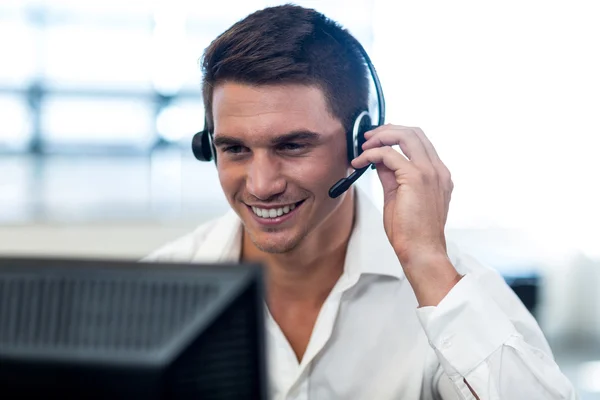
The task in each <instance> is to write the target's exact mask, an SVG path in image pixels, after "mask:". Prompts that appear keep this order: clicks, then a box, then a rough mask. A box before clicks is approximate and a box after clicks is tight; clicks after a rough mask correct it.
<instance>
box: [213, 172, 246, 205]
mask: <svg viewBox="0 0 600 400" xmlns="http://www.w3.org/2000/svg"><path fill="white" fill-rule="evenodd" d="M217 171H218V175H219V182H220V183H221V188H222V189H223V192H224V193H225V196H226V197H227V198H228V199H232V198H233V197H235V194H236V193H237V192H239V191H240V190H241V187H242V185H243V182H244V175H243V171H241V170H239V168H231V166H228V167H227V168H225V167H223V166H219V167H218V168H217Z"/></svg>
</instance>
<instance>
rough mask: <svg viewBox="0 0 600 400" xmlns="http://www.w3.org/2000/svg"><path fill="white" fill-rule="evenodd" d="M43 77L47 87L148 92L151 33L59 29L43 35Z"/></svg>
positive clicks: (60, 27) (66, 26)
mask: <svg viewBox="0 0 600 400" xmlns="http://www.w3.org/2000/svg"><path fill="white" fill-rule="evenodd" d="M45 39H46V46H45V47H44V51H45V61H46V64H45V71H44V72H45V77H46V78H47V79H48V80H49V82H50V84H51V85H54V86H56V85H60V86H71V87H77V88H81V87H82V86H83V87H84V88H86V87H87V88H90V87H91V88H102V89H111V88H112V89H114V88H119V89H121V88H128V89H131V88H136V89H139V88H143V89H149V88H150V76H151V62H150V61H151V57H150V56H151V31H150V30H148V31H145V30H130V29H124V28H116V27H106V28H104V27H90V26H84V25H75V24H70V25H63V26H55V27H51V28H48V29H47V31H46V34H45Z"/></svg>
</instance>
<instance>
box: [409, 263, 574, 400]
mask: <svg viewBox="0 0 600 400" xmlns="http://www.w3.org/2000/svg"><path fill="white" fill-rule="evenodd" d="M477 275H478V274H476V273H467V274H466V275H465V276H464V277H463V278H462V279H461V280H460V281H459V282H458V283H457V284H456V285H455V287H454V288H452V290H451V291H450V292H449V293H448V294H447V295H446V297H445V298H444V299H443V300H442V301H441V302H440V304H438V305H437V306H436V307H422V308H419V309H418V310H417V315H418V317H419V320H420V322H421V325H422V327H423V329H424V331H425V334H426V335H427V337H428V339H429V344H430V345H431V347H432V348H433V350H434V351H435V354H436V355H437V358H438V361H439V369H441V373H440V374H436V376H438V379H437V381H436V382H434V384H435V385H436V387H435V391H436V392H437V393H438V395H439V397H440V398H441V399H443V400H449V399H475V397H474V396H473V395H472V393H471V390H470V389H469V387H468V386H467V384H466V382H468V385H469V386H470V387H471V388H472V389H473V391H474V392H475V393H476V394H477V397H479V399H480V400H492V399H502V400H503V399H528V400H538V399H539V400H542V399H544V400H555V399H556V400H558V399H577V395H576V392H575V390H574V388H573V386H572V385H571V383H570V382H569V380H568V379H567V378H566V377H565V376H564V375H563V373H562V372H561V371H560V369H559V367H558V366H557V365H556V363H555V361H554V359H553V356H552V352H551V350H550V347H549V346H548V344H547V342H546V339H545V338H544V335H543V333H542V332H541V330H540V328H539V326H538V325H537V323H536V322H535V319H534V318H533V317H532V316H531V314H530V313H529V312H528V311H527V309H526V308H525V306H524V305H523V304H522V303H521V302H520V300H519V299H518V298H517V297H516V295H515V294H514V293H513V292H512V289H510V287H508V285H506V283H504V281H503V280H502V278H501V277H500V276H499V275H498V276H497V277H495V278H494V277H492V278H491V279H492V281H493V282H492V284H490V285H485V286H484V285H482V283H485V281H486V279H487V280H488V281H489V280H490V278H489V277H486V278H485V279H480V277H479V276H477ZM498 280H501V282H499V281H498ZM496 299H498V301H497V300H496ZM465 381H466V382H465Z"/></svg>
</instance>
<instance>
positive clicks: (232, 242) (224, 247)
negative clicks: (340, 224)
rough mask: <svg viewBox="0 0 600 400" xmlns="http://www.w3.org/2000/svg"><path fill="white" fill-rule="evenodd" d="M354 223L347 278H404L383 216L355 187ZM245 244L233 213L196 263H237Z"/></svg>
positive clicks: (208, 240)
mask: <svg viewBox="0 0 600 400" xmlns="http://www.w3.org/2000/svg"><path fill="white" fill-rule="evenodd" d="M355 201H356V204H355V212H356V215H355V221H354V228H353V230H352V234H351V235H350V241H349V242H348V249H347V252H346V261H345V265H344V274H345V275H347V277H348V278H352V277H355V278H358V277H360V275H362V274H375V275H386V276H391V277H394V278H397V279H403V278H404V272H403V270H402V266H401V265H400V262H399V261H398V257H397V256H396V253H395V252H394V249H393V248H392V245H391V244H390V242H389V240H388V238H387V235H386V234H385V230H384V228H383V216H382V214H381V212H380V211H379V210H378V209H377V207H376V206H375V205H374V204H373V203H372V202H371V200H370V199H369V197H368V195H367V194H366V193H364V192H363V191H362V190H361V189H359V188H355ZM241 243H242V223H241V221H240V219H239V217H238V215H237V214H236V213H235V211H233V210H230V211H229V212H228V213H226V214H225V215H224V216H222V217H221V218H219V219H218V220H217V221H216V223H215V225H214V227H213V229H211V231H210V233H209V235H208V237H207V238H206V240H204V241H203V243H202V244H201V245H200V246H199V248H198V251H197V252H196V257H194V258H195V259H197V260H209V261H213V262H237V261H238V260H239V258H240V252H241Z"/></svg>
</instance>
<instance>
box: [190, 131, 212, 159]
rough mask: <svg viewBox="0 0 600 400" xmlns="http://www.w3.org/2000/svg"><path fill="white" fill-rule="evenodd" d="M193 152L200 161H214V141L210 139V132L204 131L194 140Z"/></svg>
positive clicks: (196, 135)
mask: <svg viewBox="0 0 600 400" xmlns="http://www.w3.org/2000/svg"><path fill="white" fill-rule="evenodd" d="M192 152H193V153H194V157H196V159H197V160H200V161H212V160H213V152H214V150H213V149H212V140H211V137H210V132H208V131H207V130H203V131H201V132H198V133H196V134H195V135H194V137H193V138H192Z"/></svg>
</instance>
